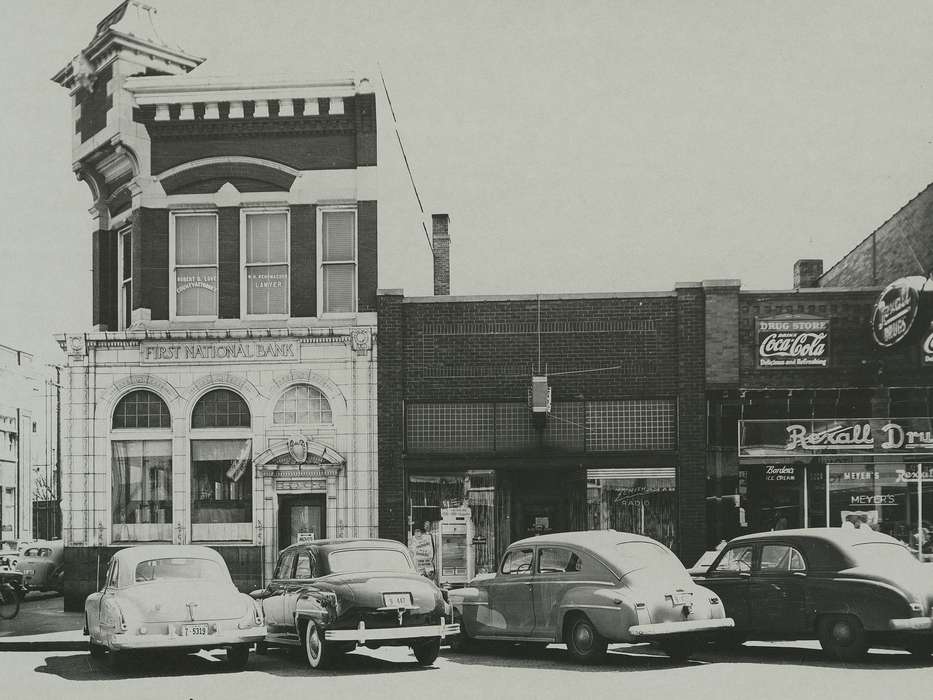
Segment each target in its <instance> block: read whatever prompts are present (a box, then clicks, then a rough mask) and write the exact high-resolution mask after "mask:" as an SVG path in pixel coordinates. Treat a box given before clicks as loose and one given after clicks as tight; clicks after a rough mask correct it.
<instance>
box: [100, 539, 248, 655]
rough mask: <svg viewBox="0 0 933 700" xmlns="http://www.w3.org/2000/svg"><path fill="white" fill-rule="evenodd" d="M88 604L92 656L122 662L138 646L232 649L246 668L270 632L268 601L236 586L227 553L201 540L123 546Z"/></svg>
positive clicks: (186, 650)
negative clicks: (255, 647) (201, 543)
mask: <svg viewBox="0 0 933 700" xmlns="http://www.w3.org/2000/svg"><path fill="white" fill-rule="evenodd" d="M84 612H85V630H84V631H85V634H87V635H89V637H90V639H89V644H90V652H91V656H93V657H95V658H103V657H104V656H106V657H107V658H108V659H109V661H110V663H111V665H112V666H114V667H117V668H118V667H120V666H122V665H123V662H124V661H125V659H126V655H127V653H128V652H132V651H136V650H147V651H153V650H165V651H169V650H171V651H175V652H179V653H191V652H196V651H198V650H200V649H226V650H227V661H228V663H229V664H230V665H231V666H233V667H234V668H238V669H242V668H245V667H246V664H247V662H248V660H249V650H250V647H251V646H252V645H253V643H255V642H259V641H262V640H263V639H264V638H265V636H266V627H265V623H264V621H263V617H262V610H261V608H260V607H259V606H258V605H257V604H256V603H255V602H254V601H253V599H252V598H250V597H249V596H248V595H246V594H244V593H240V592H239V591H238V590H237V589H236V587H235V586H234V585H233V581H232V580H231V578H230V572H229V571H228V570H227V565H226V563H225V562H224V560H223V558H222V557H221V556H220V555H219V554H218V553H217V552H216V551H214V550H213V549H210V548H209V547H199V546H194V545H139V546H136V547H129V548H127V549H122V550H120V551H119V552H117V553H116V554H114V555H113V558H112V559H111V560H110V564H109V566H108V568H107V576H106V578H105V580H104V585H103V587H102V588H101V590H100V591H98V592H97V593H92V594H91V595H89V596H88V597H87V600H86V601H85V604H84Z"/></svg>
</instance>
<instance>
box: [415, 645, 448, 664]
mask: <svg viewBox="0 0 933 700" xmlns="http://www.w3.org/2000/svg"><path fill="white" fill-rule="evenodd" d="M411 650H412V651H413V652H414V654H415V658H416V659H418V663H419V664H421V665H422V666H430V665H431V664H433V663H434V662H435V661H437V655H438V654H440V652H441V640H440V639H429V640H428V641H426V642H418V643H417V644H412V645H411Z"/></svg>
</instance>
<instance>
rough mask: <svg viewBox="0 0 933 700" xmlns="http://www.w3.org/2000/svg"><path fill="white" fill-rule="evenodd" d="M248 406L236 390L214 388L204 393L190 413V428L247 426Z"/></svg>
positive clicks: (248, 419)
mask: <svg viewBox="0 0 933 700" xmlns="http://www.w3.org/2000/svg"><path fill="white" fill-rule="evenodd" d="M249 426H250V414H249V407H248V406H247V405H246V401H244V400H243V398H242V397H241V396H240V395H239V394H237V393H236V392H233V391H230V390H229V389H214V390H213V391H210V392H208V393H206V394H205V395H204V396H202V397H201V399H200V400H199V401H198V403H197V404H196V405H195V407H194V411H193V412H192V414H191V427H192V428H248V427H249Z"/></svg>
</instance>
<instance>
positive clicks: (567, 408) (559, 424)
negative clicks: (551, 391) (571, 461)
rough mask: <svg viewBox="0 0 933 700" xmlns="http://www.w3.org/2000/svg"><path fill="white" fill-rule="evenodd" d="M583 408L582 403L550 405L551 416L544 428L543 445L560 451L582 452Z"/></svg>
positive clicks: (561, 402)
mask: <svg viewBox="0 0 933 700" xmlns="http://www.w3.org/2000/svg"><path fill="white" fill-rule="evenodd" d="M585 406H586V405H585V404H584V403H583V402H582V401H560V402H554V403H553V404H551V415H549V416H548V418H547V423H546V424H545V428H544V444H545V445H546V446H547V447H555V448H557V449H560V450H567V451H570V452H582V451H583V431H584V420H585V419H584V409H585Z"/></svg>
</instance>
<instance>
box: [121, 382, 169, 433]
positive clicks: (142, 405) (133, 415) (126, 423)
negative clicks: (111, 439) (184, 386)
mask: <svg viewBox="0 0 933 700" xmlns="http://www.w3.org/2000/svg"><path fill="white" fill-rule="evenodd" d="M113 427H114V428H135V429H139V428H171V427H172V417H171V415H169V412H168V406H166V405H165V402H164V401H163V400H162V399H161V398H160V397H158V396H157V395H156V394H154V393H152V392H151V391H146V390H145V389H139V390H137V391H131V392H130V393H129V394H127V395H126V396H124V397H123V398H122V399H120V402H119V403H118V404H117V407H116V410H114V412H113Z"/></svg>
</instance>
